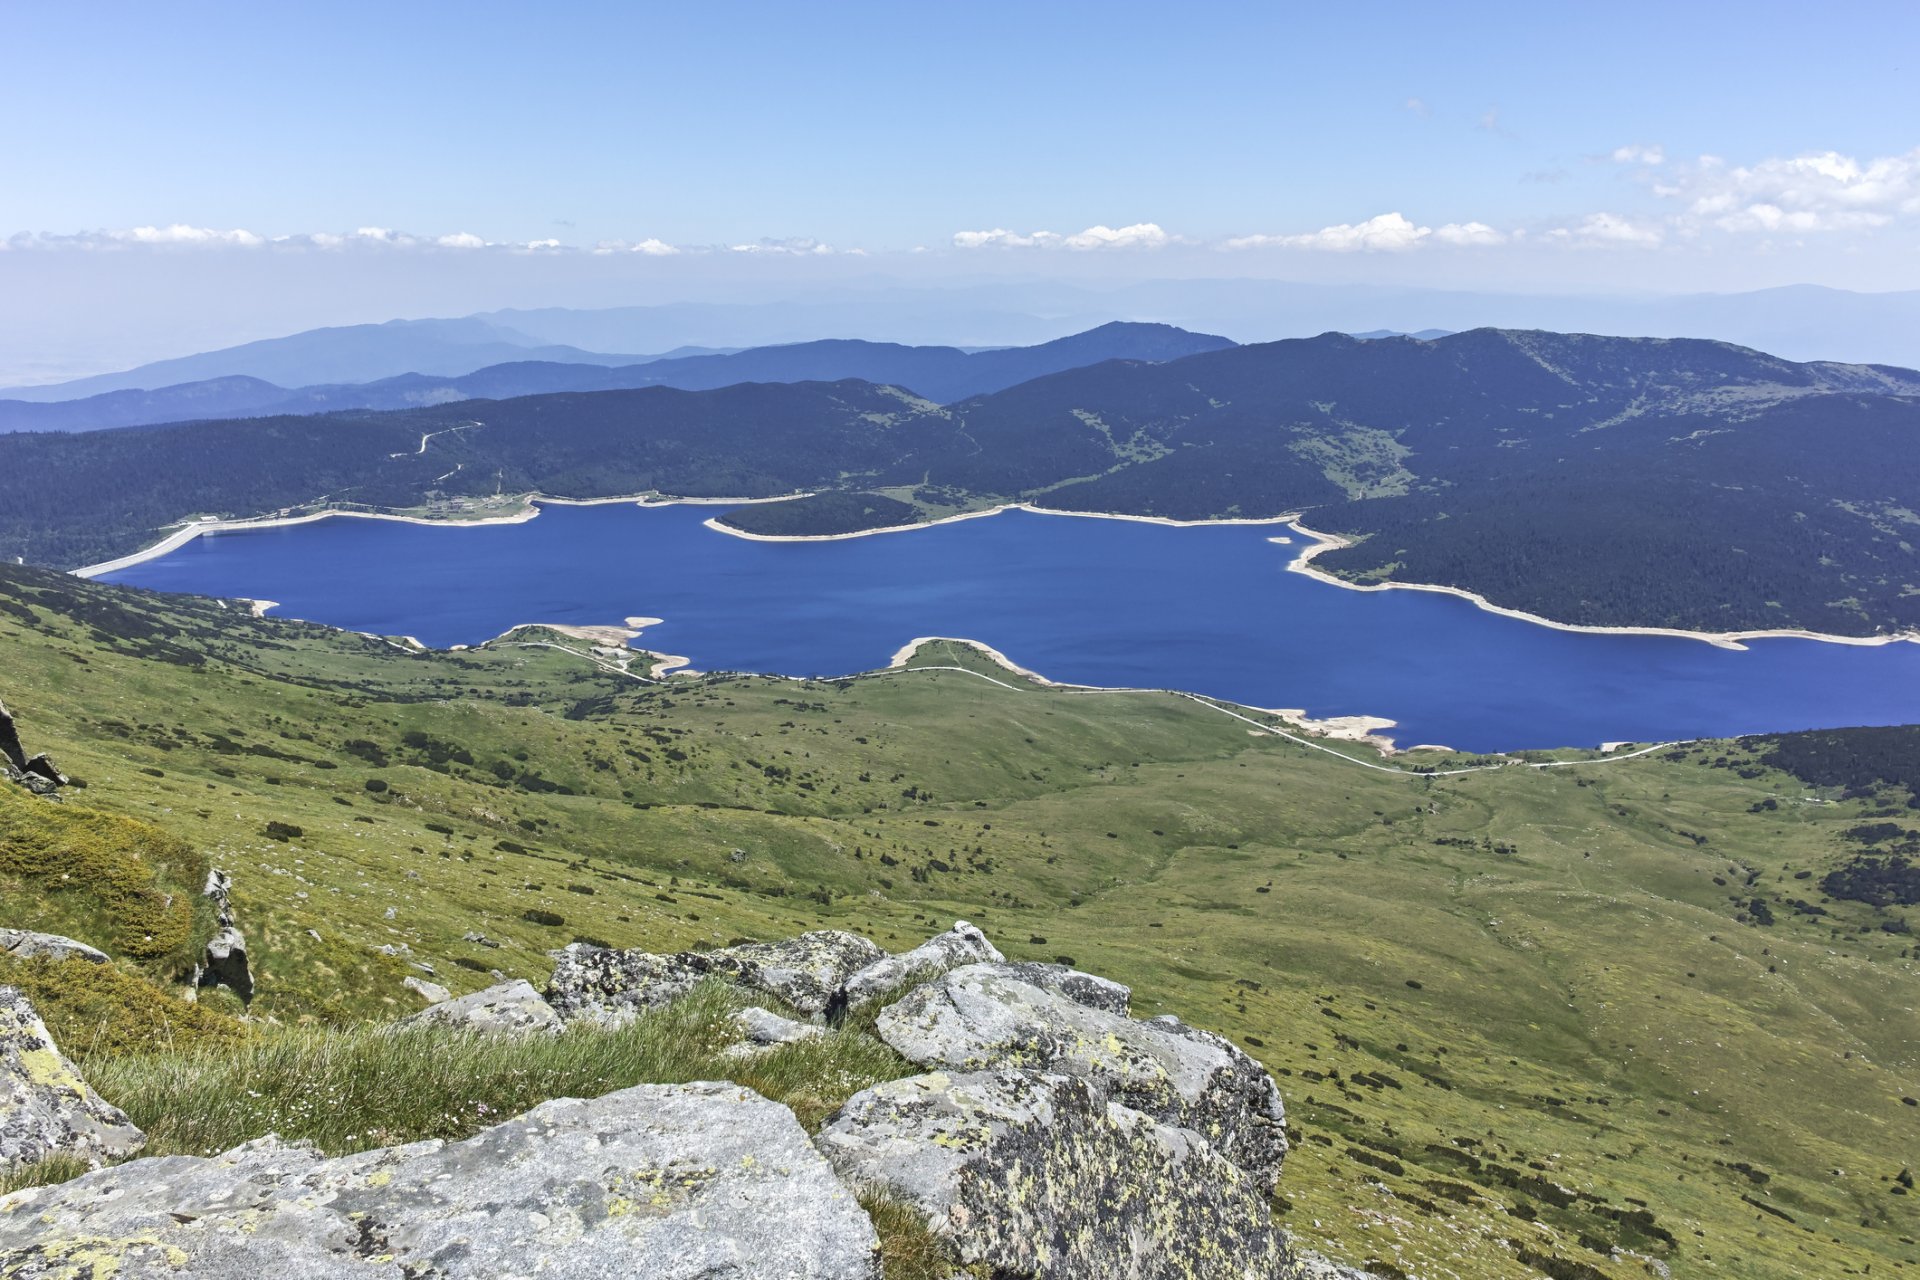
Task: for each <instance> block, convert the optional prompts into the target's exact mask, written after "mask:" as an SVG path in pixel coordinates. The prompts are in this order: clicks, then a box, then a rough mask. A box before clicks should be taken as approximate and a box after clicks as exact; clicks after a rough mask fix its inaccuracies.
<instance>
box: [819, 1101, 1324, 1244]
mask: <svg viewBox="0 0 1920 1280" xmlns="http://www.w3.org/2000/svg"><path fill="white" fill-rule="evenodd" d="M815 1142H816V1143H817V1145H818V1146H819V1147H820V1149H821V1150H822V1151H824V1152H825V1153H826V1155H827V1159H828V1160H830V1161H831V1162H832V1163H833V1167H834V1168H835V1169H836V1170H838V1171H839V1172H840V1174H841V1176H842V1177H844V1178H845V1179H846V1180H847V1181H848V1183H849V1184H851V1185H853V1186H855V1187H858V1188H861V1189H862V1190H868V1189H871V1190H876V1191H881V1192H884V1193H885V1194H887V1195H888V1196H890V1197H892V1198H893V1199H895V1200H899V1201H903V1202H905V1203H907V1204H910V1205H912V1206H913V1207H914V1208H916V1209H917V1210H918V1211H919V1212H921V1213H923V1214H925V1215H926V1219H927V1223H928V1226H929V1227H930V1228H931V1230H932V1231H933V1233H934V1235H935V1236H936V1237H938V1238H939V1239H941V1240H942V1241H943V1242H944V1244H945V1246H946V1248H947V1249H948V1250H949V1251H950V1252H951V1254H952V1256H953V1258H954V1260H955V1261H956V1262H958V1263H960V1264H961V1265H963V1266H981V1267H984V1268H985V1269H986V1270H988V1271H990V1272H991V1274H992V1275H994V1276H995V1277H997V1278H999V1280H1043V1278H1044V1280H1111V1278H1113V1277H1129V1276H1137V1277H1148V1276H1152V1277H1160V1276H1166V1277H1173V1276H1183V1277H1206V1278H1207V1280H1254V1278H1256V1277H1258V1278H1259V1280H1279V1277H1281V1276H1282V1275H1283V1274H1284V1270H1283V1268H1284V1267H1285V1266H1286V1264H1287V1251H1286V1245H1285V1241H1284V1239H1283V1237H1281V1235H1280V1234H1279V1233H1278V1232H1276V1231H1275V1230H1274V1228H1273V1225H1272V1221H1271V1215H1270V1212H1269V1210H1268V1207H1267V1201H1266V1195H1265V1190H1264V1188H1263V1187H1262V1186H1261V1185H1260V1184H1259V1182H1258V1180H1257V1179H1254V1178H1251V1177H1249V1176H1248V1175H1247V1174H1246V1173H1245V1172H1244V1171H1242V1170H1241V1169H1240V1168H1238V1167H1237V1166H1236V1165H1234V1164H1233V1163H1232V1162H1230V1161H1228V1160H1226V1159H1224V1158H1223V1157H1222V1156H1221V1155H1220V1154H1219V1153H1218V1152H1216V1151H1215V1150H1214V1149H1213V1148H1212V1147H1211V1146H1209V1145H1208V1144H1207V1142H1206V1141H1205V1140H1204V1139H1202V1138H1201V1137H1200V1136H1199V1135H1198V1134H1195V1133H1192V1132H1190V1131H1188V1130H1185V1129H1180V1128H1177V1127H1174V1126H1172V1125H1166V1124H1161V1123H1159V1122H1157V1121H1155V1120H1153V1119H1152V1118H1150V1117H1148V1116H1145V1115H1142V1114H1141V1113H1140V1112H1138V1111H1134V1110H1132V1109H1130V1108H1128V1107H1123V1106H1120V1105H1119V1104H1117V1103H1113V1102H1110V1101H1108V1100H1106V1099H1104V1098H1103V1097H1102V1096H1101V1095H1100V1093H1099V1092H1098V1091H1097V1090H1096V1089H1094V1088H1092V1087H1091V1086H1090V1084H1089V1083H1088V1082H1087V1081H1086V1080H1083V1079H1077V1078H1074V1077H1071V1076H1062V1075H1054V1074H1050V1073H1046V1072H1037V1071H1019V1070H1007V1071H990V1072H978V1073H971V1074H964V1075H947V1074H944V1073H938V1072H936V1073H933V1074H930V1075H923V1076H913V1077H910V1078H908V1079H905V1080H894V1081H890V1082H888V1083H886V1084H882V1085H878V1086H876V1087H874V1088H872V1089H868V1090H865V1091H864V1092H862V1093H858V1094H856V1095H854V1097H853V1098H851V1099H850V1100H849V1101H848V1102H847V1104H846V1106H844V1107H842V1108H841V1110H840V1111H839V1112H838V1113H837V1114H836V1115H835V1116H834V1117H833V1119H832V1120H830V1121H829V1122H828V1123H827V1125H826V1127H825V1128H824V1129H822V1130H821V1132H820V1136H819V1137H818V1138H817V1139H815Z"/></svg>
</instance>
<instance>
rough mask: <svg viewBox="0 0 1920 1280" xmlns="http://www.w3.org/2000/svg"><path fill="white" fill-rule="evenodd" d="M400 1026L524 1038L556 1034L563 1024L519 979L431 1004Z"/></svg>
mask: <svg viewBox="0 0 1920 1280" xmlns="http://www.w3.org/2000/svg"><path fill="white" fill-rule="evenodd" d="M408 981H412V979H408ZM423 985H424V984H423ZM398 1025H400V1026H403V1027H408V1026H432V1027H459V1028H461V1029H463V1030H466V1031H476V1032H479V1033H481V1034H484V1035H508V1036H524V1035H534V1034H539V1033H545V1034H548V1035H553V1034H557V1033H558V1032H559V1031H560V1028H561V1026H562V1023H561V1021H560V1015H559V1014H557V1013H555V1012H554V1011H553V1006H552V1005H550V1004H548V1003H547V1002H546V1001H545V1000H543V999H541V998H540V993H539V992H538V991H535V990H534V989H533V984H532V983H531V982H528V981H527V980H526V979H525V978H516V979H514V980H513V981H512V982H503V983H501V984H500V985H499V986H496V987H488V988H487V989H486V990H485V991H475V992H473V993H472V994H470V995H464V996H455V997H454V998H453V999H451V1000H443V1001H441V1002H440V1003H438V1004H430V1005H428V1006H427V1007H426V1008H424V1009H422V1010H420V1011H419V1012H418V1013H412V1014H408V1015H407V1016H406V1017H404V1018H402V1019H400V1022H399V1024H398Z"/></svg>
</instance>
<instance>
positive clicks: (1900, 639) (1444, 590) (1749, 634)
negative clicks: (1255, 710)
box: [1287, 516, 1920, 649]
mask: <svg viewBox="0 0 1920 1280" xmlns="http://www.w3.org/2000/svg"><path fill="white" fill-rule="evenodd" d="M1287 527H1288V528H1289V529H1292V530H1293V531H1294V532H1295V533H1298V534H1299V535H1300V536H1301V537H1304V538H1310V539H1313V545H1312V546H1310V547H1307V548H1305V549H1304V550H1302V551H1301V552H1300V554H1299V555H1297V556H1295V557H1294V558H1293V560H1292V562H1291V563H1289V564H1288V565H1287V571H1288V572H1289V573H1299V574H1305V575H1306V576H1307V577H1309V578H1312V579H1313V580H1314V581H1316V582H1324V583H1327V584H1329V585H1331V586H1336V587H1341V588H1344V589H1346V590H1348V591H1427V592H1432V593H1434V594H1436V595H1447V596H1458V597H1459V598H1460V599H1462V600H1466V601H1469V602H1471V603H1472V604H1473V605H1474V606H1475V607H1476V608H1479V609H1484V610H1486V611H1487V612H1488V613H1497V614H1499V615H1500V616H1501V617H1503V618H1513V619H1516V620H1517V621H1520V622H1531V623H1533V624H1534V625H1535V626H1538V627H1551V628H1552V629H1553V630H1555V631H1574V632H1580V633H1583V634H1586V635H1595V636H1669V637H1672V638H1673V639H1677V640H1700V641H1704V642H1705V643H1707V644H1710V645H1713V646H1714V647H1715V648H1719V649H1745V648H1746V647H1747V646H1746V645H1745V644H1744V643H1742V642H1743V641H1747V640H1818V641H1821V642H1823V643H1825V644H1850V645H1856V646H1860V647H1864V648H1874V647H1876V646H1879V645H1883V644H1920V632H1915V631H1901V632H1895V633H1894V634H1892V635H1885V636H1837V635H1830V634H1828V633H1826V632H1823V631H1803V630H1799V629H1797V628H1781V629H1779V630H1773V631H1687V630H1683V629H1682V628H1679V627H1602V626H1591V625H1585V624H1581V623H1574V622H1556V621H1554V620H1553V619H1552V618H1544V617H1541V616H1540V615H1539V614H1537V613H1527V612H1525V611H1524V610H1521V609H1510V608H1508V607H1506V606H1505V605H1498V604H1495V603H1493V601H1491V600H1489V599H1487V598H1486V597H1485V596H1483V595H1481V594H1480V593H1479V592H1477V591H1468V590H1466V589H1465V588H1464V587H1446V586H1441V585H1440V584H1438V583H1433V582H1364V583H1363V582H1349V581H1347V580H1346V579H1345V578H1339V577H1335V576H1334V575H1333V574H1331V573H1328V572H1326V571H1325V570H1324V569H1316V568H1314V567H1313V560H1314V557H1316V556H1319V555H1321V554H1323V553H1325V552H1328V551H1335V550H1338V549H1339V548H1341V547H1347V546H1352V545H1353V544H1352V542H1351V541H1349V540H1348V539H1346V538H1342V537H1340V536H1339V535H1338V534H1332V533H1321V532H1319V531H1318V530H1315V529H1309V528H1307V526H1306V525H1304V524H1301V523H1300V518H1299V517H1298V516H1294V517H1290V518H1289V519H1288V521H1287Z"/></svg>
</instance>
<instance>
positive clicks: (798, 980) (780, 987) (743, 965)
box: [547, 929, 885, 1019]
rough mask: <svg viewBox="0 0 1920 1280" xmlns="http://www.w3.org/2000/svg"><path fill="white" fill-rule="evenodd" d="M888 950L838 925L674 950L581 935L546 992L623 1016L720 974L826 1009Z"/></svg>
mask: <svg viewBox="0 0 1920 1280" xmlns="http://www.w3.org/2000/svg"><path fill="white" fill-rule="evenodd" d="M884 954H885V953H884V952H882V951H881V950H880V948H879V947H878V946H876V945H875V944H874V943H872V942H870V941H868V940H867V939H866V938H862V937H860V936H859V935H858V934H853V933H845V932H842V931H840V930H838V929H827V930H821V931H818V932H815V933H805V934H801V935H800V936H799V937H797V938H789V939H787V940H785V941H782V942H747V943H741V944H740V945H738V946H732V947H721V948H717V949H715V950H712V951H681V952H678V953H675V954H672V955H656V954H654V953H652V952H647V951H621V950H613V949H609V948H605V947H594V946H589V945H587V944H585V943H578V942H576V943H574V944H573V945H572V946H569V947H567V948H566V949H565V950H564V951H562V952H560V953H559V956H558V961H557V963H556V964H555V966H554V970H553V978H552V979H551V981H549V983H548V985H547V999H548V1000H549V1001H551V1002H552V1004H553V1006H554V1008H555V1009H557V1010H559V1011H560V1014H561V1016H562V1017H566V1018H576V1017H590V1018H599V1019H619V1018H622V1017H627V1016H631V1015H632V1014H634V1013H637V1012H639V1011H640V1010H643V1009H652V1008H657V1007H658V1006H660V1005H663V1004H666V1003H667V1002H668V1001H670V1000H675V999H677V998H679V997H680V996H683V995H685V994H686V993H687V992H689V991H691V990H693V988H694V987H696V986H698V985H699V984H700V983H701V982H702V981H704V980H706V979H708V978H718V979H721V980H723V981H726V982H731V983H734V984H736V985H738V986H742V987H746V988H749V989H751V990H755V991H762V992H765V993H766V994H768V995H771V996H775V997H777V998H779V999H780V1000H783V1001H785V1002H786V1003H787V1004H789V1005H791V1006H792V1007H793V1008H795V1009H798V1010H799V1011H800V1012H801V1013H806V1014H814V1013H820V1012H822V1011H823V1010H825V1009H826V1007H827V1005H828V1003H829V1002H830V1001H831V1000H832V999H833V998H834V996H835V995H836V994H837V993H838V991H839V989H840V986H841V984H842V983H843V982H845V981H846V979H847V977H848V975H850V974H852V973H854V972H855V971H856V970H859V969H861V968H862V967H864V966H866V965H868V964H870V963H872V962H873V961H874V960H876V959H879V958H880V957H881V956H882V955H884Z"/></svg>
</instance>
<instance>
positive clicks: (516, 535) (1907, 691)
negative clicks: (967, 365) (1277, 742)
mask: <svg viewBox="0 0 1920 1280" xmlns="http://www.w3.org/2000/svg"><path fill="white" fill-rule="evenodd" d="M722 509H723V508H717V507H711V506H698V505H655V506H639V505H633V504H618V505H601V506H578V507H576V506H558V505H550V506H545V507H543V508H542V509H541V514H540V515H539V517H538V518H536V519H534V520H530V521H527V522H524V523H520V524H501V525H482V526H465V527H462V526H457V525H422V524H410V523H402V522H397V521H387V520H364V519H353V518H346V517H336V518H329V519H326V520H320V521H316V522H313V523H309V524H302V525H294V526H288V527H281V528H267V529H258V530H247V531H239V532H227V533H221V534H218V535H214V536H206V537H201V538H197V539H195V540H193V541H191V542H188V543H187V544H186V545H184V546H182V547H180V548H178V549H176V550H174V551H171V552H169V553H168V554H166V555H164V556H161V557H158V558H156V559H153V560H149V561H146V562H143V563H140V564H136V565H133V566H131V567H128V568H125V569H121V570H119V571H118V572H115V573H111V574H108V575H105V576H104V577H103V579H102V580H103V581H110V582H117V583H123V584H128V585H133V586H141V587H152V588H156V589H158V590H162V591H183V592H193V593H197V594H202V595H212V596H227V597H234V596H244V597H250V598H253V599H263V600H274V601H278V602H280V603H279V607H278V608H277V609H275V611H274V612H275V613H276V614H277V615H279V616H284V617H291V618H304V619H308V620H311V621H315V622H324V623H328V624H330V625H333V626H337V627H345V628H349V629H352V630H355V631H368V632H373V633H376V634H380V635H411V636H415V637H417V638H419V639H420V640H421V641H422V642H423V643H425V644H427V645H430V646H433V647H436V648H440V647H446V646H449V645H456V644H477V643H479V642H481V641H484V640H488V639H491V638H493V637H494V636H497V635H499V634H501V633H502V632H504V631H506V630H507V629H508V628H510V627H512V626H514V625H515V624H517V623H526V622H545V623H561V624H571V625H582V626H584V625H607V624H612V625H618V624H619V623H620V622H621V620H622V619H624V618H628V617H647V618H659V619H662V621H661V622H660V623H659V624H658V625H657V626H651V627H649V628H647V630H646V632H645V634H644V635H643V636H642V637H641V638H640V639H638V640H636V641H635V642H634V643H635V644H636V645H638V646H639V647H642V648H646V649H649V650H654V651H657V652H661V653H671V654H679V655H685V656H686V657H687V658H688V659H689V661H690V664H691V666H692V667H693V668H694V669H696V670H701V671H711V670H730V671H752V672H764V673H779V674H784V675H800V676H808V675H818V676H837V675H845V674H849V673H852V672H857V671H865V670H870V669H873V668H876V667H881V666H884V665H886V663H887V662H888V660H889V659H890V658H891V657H892V655H893V654H894V652H895V651H896V650H898V649H899V648H900V647H901V646H902V645H904V644H906V643H907V642H908V641H909V640H911V639H913V638H914V637H916V636H955V637H965V638H967V639H972V640H978V641H981V642H982V643H985V644H988V645H991V646H992V647H994V648H996V649H998V650H1000V651H1001V652H1002V653H1004V654H1006V655H1007V657H1009V658H1010V659H1012V660H1013V661H1014V662H1016V663H1019V664H1020V665H1021V666H1024V667H1027V668H1029V669H1030V670H1033V671H1037V672H1039V673H1041V674H1042V675H1045V676H1047V677H1049V678H1051V679H1055V680H1062V681H1070V682H1073V683H1078V684H1090V685H1102V686H1110V687H1128V688H1138V687H1147V688H1174V689H1183V690H1188V691H1191V692H1194V693H1203V694H1208V695H1211V696H1214V697H1218V698H1223V699H1228V700H1231V701H1233V702H1238V703H1242V704H1245V705H1248V706H1254V707H1290V708H1304V709H1305V710H1306V711H1307V712H1308V714H1310V715H1312V716H1314V717H1316V718H1324V717H1334V716H1352V715H1371V716H1382V717H1388V718H1391V719H1392V720H1394V721H1395V722H1397V727H1396V728H1394V729H1392V730H1388V731H1387V733H1388V735H1389V736H1391V737H1393V738H1394V739H1395V740H1396V741H1397V742H1399V743H1401V744H1413V743H1444V744H1446V745H1448V746H1452V747H1457V748H1460V749H1462V750H1469V751H1501V750H1515V749H1520V748H1525V747H1552V746H1584V747H1591V746H1595V745H1598V744H1599V743H1601V742H1606V741H1640V742H1653V741H1665V740H1669V739H1680V738H1700V737H1722V736H1732V735H1737V734H1744V733H1764V732H1774V731H1782V730H1790V729H1806V728H1832V727H1838V726H1842V725H1862V724H1905V723H1913V722H1916V721H1920V644H1907V643H1900V644H1889V645H1880V646H1871V647H1868V646H1856V645H1843V644H1831V643H1824V642H1821V641H1816V640H1805V639H1785V638H1781V639H1762V640H1753V641H1748V642H1747V648H1746V649H1745V650H1744V651H1741V650H1729V649H1725V648H1720V647H1716V646H1714V645H1710V644H1707V643H1704V642H1702V641H1700V640H1693V639H1686V638H1680V637H1668V636H1640V635H1599V634H1587V633H1579V632H1569V631H1560V630H1556V629H1554V628H1551V627H1545V626H1540V625H1537V624H1535V623H1531V622H1526V621H1523V620H1519V619H1515V618H1509V617H1504V616H1501V615H1498V614H1495V613H1490V612H1488V611H1487V610H1484V609H1481V608H1479V607H1477V606H1476V605H1474V604H1473V603H1472V602H1471V601H1468V600H1465V599H1461V598H1459V597H1456V596H1450V595H1442V594H1436V593H1431V592H1416V591H1378V592H1360V591H1349V590H1343V589H1341V588H1339V587H1335V586H1331V585H1328V584H1327V583H1324V582H1320V581H1316V580H1315V579H1313V578H1311V577H1308V576H1306V575H1304V574H1300V573H1292V572H1289V571H1288V570H1287V565H1288V564H1289V562H1290V561H1292V560H1293V559H1294V557H1295V556H1296V555H1298V553H1299V552H1300V550H1301V549H1302V545H1303V539H1301V538H1299V537H1297V536H1295V537H1292V539H1291V545H1282V544H1279V543H1276V542H1275V541H1273V539H1274V538H1276V537H1287V536H1288V531H1287V529H1286V527H1285V526H1284V525H1204V526H1196V527H1172V526H1167V525H1157V524H1149V523H1142V522H1138V521H1127V520H1110V519H1099V518H1091V517H1088V518H1078V517H1064V516H1050V515H1038V514H1034V513H1030V512H1025V511H1007V512H1003V513H1001V514H998V515H994V516H989V517H983V518H979V519H970V520H961V521H954V522H950V523H947V524H942V525H935V526H931V527H927V528H921V529H914V530H910V531H906V532H899V533H886V534H878V535H873V536H868V537H859V538H847V539H838V540H832V541H804V542H761V541H752V540H748V539H744V538H739V537H734V536H732V535H729V534H725V533H719V532H716V531H714V530H712V529H709V528H706V527H705V526H704V523H703V522H704V521H705V520H707V519H708V518H709V517H710V516H711V515H713V514H714V513H715V512H716V511H718V510H722Z"/></svg>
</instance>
